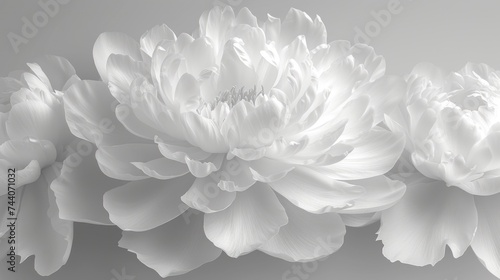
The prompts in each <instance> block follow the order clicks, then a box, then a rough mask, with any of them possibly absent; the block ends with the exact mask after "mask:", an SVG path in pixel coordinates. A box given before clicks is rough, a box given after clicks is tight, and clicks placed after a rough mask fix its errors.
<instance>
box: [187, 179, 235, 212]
mask: <svg viewBox="0 0 500 280" xmlns="http://www.w3.org/2000/svg"><path fill="white" fill-rule="evenodd" d="M235 198H236V192H227V191H224V190H221V189H219V187H218V186H217V182H216V181H215V180H214V178H212V177H211V176H208V177H205V178H196V180H195V181H194V183H193V185H192V186H191V188H190V189H189V190H188V191H187V192H186V193H185V194H184V195H183V196H182V197H181V200H182V201H183V202H184V203H185V204H186V205H187V206H189V207H191V208H194V209H196V210H199V211H202V212H205V213H214V212H219V211H222V210H224V209H226V208H228V207H229V206H230V205H231V203H233V201H234V199H235Z"/></svg>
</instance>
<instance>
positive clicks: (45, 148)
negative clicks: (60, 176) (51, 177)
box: [0, 140, 57, 168]
mask: <svg viewBox="0 0 500 280" xmlns="http://www.w3.org/2000/svg"><path fill="white" fill-rule="evenodd" d="M0 156H1V157H2V159H5V160H7V161H8V162H9V163H10V165H11V167H12V168H16V167H17V168H24V167H25V166H27V165H28V164H29V163H30V162H31V161H33V160H36V161H37V162H38V164H39V165H40V167H41V168H44V167H46V166H48V165H50V164H52V163H53V162H54V161H55V160H56V157H57V152H56V148H55V147H54V145H53V144H52V143H51V142H50V141H47V140H40V141H37V140H8V141H6V142H4V143H2V144H1V145H0Z"/></svg>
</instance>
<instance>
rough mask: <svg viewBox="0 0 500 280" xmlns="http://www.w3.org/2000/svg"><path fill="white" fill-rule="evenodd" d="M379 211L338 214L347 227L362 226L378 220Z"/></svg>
mask: <svg viewBox="0 0 500 280" xmlns="http://www.w3.org/2000/svg"><path fill="white" fill-rule="evenodd" d="M380 215H381V212H376V213H365V214H340V217H341V218H342V221H343V222H344V224H345V225H346V226H348V227H364V226H367V225H370V224H373V223H375V222H377V221H379V220H380Z"/></svg>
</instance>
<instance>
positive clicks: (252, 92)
mask: <svg viewBox="0 0 500 280" xmlns="http://www.w3.org/2000/svg"><path fill="white" fill-rule="evenodd" d="M263 95H264V87H262V88H261V89H260V90H259V91H257V87H256V86H254V87H253V88H251V89H245V88H244V87H242V88H240V89H236V87H232V88H231V89H230V90H225V91H223V92H221V93H219V95H218V96H217V97H216V98H215V99H214V100H212V102H210V103H209V105H210V107H211V108H215V107H216V106H217V104H219V103H226V104H227V105H228V106H229V108H232V107H234V105H236V104H238V102H240V101H242V100H245V101H247V102H250V103H252V104H254V105H255V101H256V100H257V98H258V97H259V96H263Z"/></svg>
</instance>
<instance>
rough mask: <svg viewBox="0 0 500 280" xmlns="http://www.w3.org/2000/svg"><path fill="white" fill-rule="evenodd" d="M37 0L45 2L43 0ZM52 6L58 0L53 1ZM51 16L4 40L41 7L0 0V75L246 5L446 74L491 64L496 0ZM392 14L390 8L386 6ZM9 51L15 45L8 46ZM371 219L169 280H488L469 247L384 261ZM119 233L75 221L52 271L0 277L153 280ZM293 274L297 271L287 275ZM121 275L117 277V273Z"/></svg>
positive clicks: (71, 10) (390, 0)
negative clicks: (337, 238)
mask: <svg viewBox="0 0 500 280" xmlns="http://www.w3.org/2000/svg"><path fill="white" fill-rule="evenodd" d="M42 1H46V0H42ZM61 2H63V1H62V0H61ZM64 2H69V3H67V4H64V5H60V7H59V8H60V9H59V11H58V12H57V13H55V14H54V15H53V17H49V19H48V21H47V22H46V24H45V25H44V26H42V27H40V28H37V29H38V30H37V31H36V32H35V33H34V34H33V36H32V38H25V39H26V40H25V41H24V43H21V44H20V45H18V46H13V44H11V42H10V41H9V38H8V34H9V33H11V32H13V33H16V34H18V35H22V33H21V29H22V27H23V24H24V22H23V17H25V18H27V19H30V20H31V19H32V17H33V15H35V14H36V13H37V12H39V11H42V8H41V7H40V6H39V4H38V1H28V0H1V2H0V76H6V75H7V74H8V73H9V72H10V71H12V70H17V69H26V66H25V65H26V62H30V61H32V60H33V59H34V58H36V57H38V56H40V55H43V54H54V55H60V56H64V57H66V58H68V59H69V60H70V61H71V63H72V64H73V65H74V66H75V68H76V70H77V73H78V75H79V76H80V77H81V78H82V79H97V78H98V75H97V71H96V70H95V67H94V64H93V60H92V47H93V43H94V41H95V39H96V38H97V36H98V35H99V34H100V33H101V32H105V31H121V32H126V33H128V34H129V35H131V36H132V37H135V38H137V39H139V37H140V35H141V34H142V33H143V32H145V31H146V30H147V29H149V28H151V27H153V26H154V25H157V24H160V23H166V24H167V25H169V26H170V27H171V28H172V30H174V31H175V32H176V33H180V32H187V33H191V32H192V31H193V30H194V29H195V28H196V27H197V25H198V18H199V16H200V14H201V13H202V12H203V11H204V10H206V9H209V8H210V7H212V6H213V5H233V6H234V9H235V10H238V9H240V8H241V7H245V6H246V7H248V8H250V10H251V11H252V12H253V13H254V14H255V15H256V16H257V17H258V18H259V19H260V20H263V19H265V18H266V14H267V13H269V14H271V15H273V16H276V17H280V18H283V17H284V16H285V14H286V12H287V11H288V9H289V8H290V7H295V8H298V9H301V10H304V11H306V12H307V13H309V14H310V15H315V14H319V15H320V16H321V18H322V20H323V21H324V23H325V25H326V27H327V30H328V40H329V41H331V40H337V39H345V40H350V41H351V42H353V41H355V40H357V41H361V42H368V43H370V45H372V46H374V47H375V50H376V52H377V53H379V54H382V55H384V56H385V58H386V61H387V72H388V73H389V74H398V75H404V74H406V73H408V72H409V71H410V70H411V68H412V67H413V65H415V64H416V63H418V62H422V61H429V62H433V63H435V64H437V65H439V66H441V67H443V68H445V69H447V70H458V69H459V68H461V67H462V66H463V65H464V64H465V63H466V62H468V61H472V62H486V63H488V64H489V65H490V66H492V67H494V68H496V69H500V54H499V50H500V37H499V36H498V30H497V28H498V26H500V18H499V17H498V11H500V1H498V0H494V1H493V0H492V1H486V0H482V1H474V2H473V1H468V0H463V1H453V0H441V1H418V0H413V1H411V0H401V1H400V2H399V4H397V3H396V2H398V1H397V0H371V1H368V0H366V1H352V0H351V1H349V0H335V1H319V0H309V1H298V0H292V1H291V0H285V1H273V2H271V1H269V0H251V1H250V0H215V1H214V0H203V1H202V0H196V1H185V0H156V1H153V0H147V1H145V0H141V1H139V0H109V1H103V0H65V1H64ZM396 4H397V13H392V14H391V18H390V19H386V21H383V22H381V23H380V22H377V21H376V19H375V18H376V14H378V13H380V11H381V10H389V8H388V7H389V6H390V5H396ZM393 10H394V9H393ZM16 48H17V51H16ZM377 229H378V224H374V225H371V226H369V227H366V228H360V229H354V228H353V229H348V231H347V235H346V240H345V244H344V246H343V247H342V249H341V250H340V251H339V252H337V253H336V254H334V255H332V256H331V257H329V258H327V259H326V260H323V261H319V262H316V263H311V264H309V265H305V266H302V265H301V264H299V265H298V267H295V268H294V266H297V264H293V263H288V262H285V261H281V260H279V259H275V258H272V257H269V256H267V255H265V254H263V253H259V252H256V253H251V254H249V255H247V256H243V257H240V258H238V259H231V258H229V257H227V256H225V255H223V256H222V257H220V258H219V259H218V260H216V261H214V262H212V263H209V264H206V265H204V266H203V267H201V268H199V269H197V270H194V271H192V272H190V273H187V274H185V275H182V276H177V277H172V278H171V279H174V280H181V279H186V280H187V279H189V280H198V279H200V280H201V279H203V280H208V279H217V280H219V279H220V280H223V279H238V280H239V279H241V280H244V279H259V280H261V279H262V280H266V279H288V280H306V279H311V280H315V279H329V280H330V279H331V280H337V279H338V280H354V279H355V280H361V279H369V280H391V279H404V280H413V279H414V280H420V279H428V280H462V279H463V280H469V279H479V280H489V279H491V280H494V279H496V278H495V277H493V276H492V275H491V274H489V273H488V271H487V270H486V269H485V268H484V267H483V266H482V265H481V264H480V263H479V261H478V260H477V259H476V257H475V255H474V254H473V252H472V251H471V250H468V251H467V252H466V253H465V255H464V256H463V257H461V258H459V259H454V258H453V257H452V256H451V252H449V251H447V254H446V257H445V259H444V260H443V261H441V262H440V263H438V264H437V265H436V266H435V267H431V266H427V267H424V268H420V267H412V266H408V265H404V264H401V263H390V262H389V261H388V260H386V259H385V258H384V257H383V256H382V253H381V252H382V244H381V243H380V242H376V241H375V238H376V231H377ZM120 236H121V232H120V230H119V229H118V228H116V227H99V226H92V225H84V224H76V226H75V240H74V243H73V251H72V254H71V256H70V259H69V261H68V264H67V265H66V266H64V267H63V268H62V269H61V270H60V271H58V272H57V273H55V274H53V275H52V276H50V277H41V276H38V275H37V274H36V273H35V272H34V270H33V259H32V258H30V259H29V260H27V261H26V262H25V263H23V264H22V265H20V266H19V267H18V270H19V271H18V272H17V273H9V272H7V271H5V264H4V261H2V264H1V265H0V280H45V279H49V280H68V279H72V280H84V279H93V280H154V279H161V278H160V277H159V276H158V275H157V274H156V272H154V271H153V270H151V269H149V268H147V267H146V266H144V265H143V264H142V263H140V262H139V261H138V260H137V259H136V257H135V255H134V254H132V253H128V252H127V251H126V250H124V249H121V248H118V246H117V243H118V240H119V239H120ZM297 269H299V270H300V273H294V271H297ZM120 276H122V277H120Z"/></svg>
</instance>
